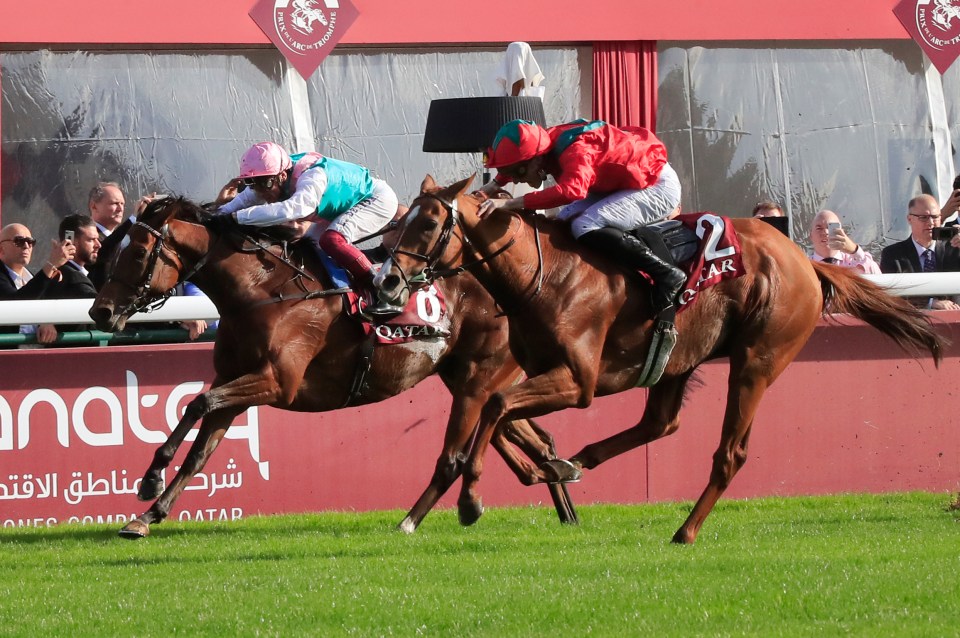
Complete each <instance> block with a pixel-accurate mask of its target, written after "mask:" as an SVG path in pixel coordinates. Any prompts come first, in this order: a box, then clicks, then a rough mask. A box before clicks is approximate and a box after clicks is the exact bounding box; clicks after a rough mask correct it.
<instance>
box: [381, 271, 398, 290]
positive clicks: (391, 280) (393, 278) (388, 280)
mask: <svg viewBox="0 0 960 638" xmlns="http://www.w3.org/2000/svg"><path fill="white" fill-rule="evenodd" d="M399 285H400V277H399V276H398V275H394V274H389V275H387V276H386V277H384V278H383V284H382V285H381V287H382V288H383V289H384V290H394V289H396V287H397V286H399Z"/></svg>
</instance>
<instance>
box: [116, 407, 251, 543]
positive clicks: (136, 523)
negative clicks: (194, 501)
mask: <svg viewBox="0 0 960 638" xmlns="http://www.w3.org/2000/svg"><path fill="white" fill-rule="evenodd" d="M245 409H246V407H241V406H235V407H232V408H225V409H222V410H217V411H215V412H211V413H209V414H208V415H207V416H205V417H204V418H203V423H202V424H201V425H200V430H199V431H198V432H197V440H196V441H194V442H193V445H192V446H190V451H189V452H188V453H187V456H186V458H185V459H184V461H183V465H182V466H181V467H180V471H179V472H177V475H176V476H175V477H174V479H173V481H171V482H170V485H169V486H167V488H166V489H165V490H164V491H163V494H161V495H160V498H158V499H157V500H156V502H154V504H153V505H152V506H151V507H150V509H148V510H147V511H146V512H144V513H143V514H141V515H140V516H139V517H137V518H135V519H133V520H132V521H130V522H129V523H128V524H127V525H126V526H125V527H124V528H123V529H122V530H120V536H122V537H124V538H131V539H136V538H142V537H144V536H147V535H148V534H149V533H150V525H152V524H154V523H160V522H162V521H163V519H165V518H166V517H167V515H168V514H169V513H170V509H171V508H172V507H173V504H174V502H175V501H176V500H177V498H179V496H180V494H181V493H182V492H183V490H184V489H185V488H186V487H187V484H188V483H190V480H191V479H193V477H194V476H196V474H197V473H198V472H199V471H200V470H202V469H203V467H204V466H205V465H206V464H207V461H208V460H209V458H210V455H211V454H212V453H213V451H214V450H215V449H216V447H217V445H218V444H219V443H220V441H221V439H223V435H224V434H226V432H227V429H229V427H230V424H231V423H232V422H233V420H234V419H235V418H236V417H237V415H238V414H240V413H241V412H243V411H244V410H245Z"/></svg>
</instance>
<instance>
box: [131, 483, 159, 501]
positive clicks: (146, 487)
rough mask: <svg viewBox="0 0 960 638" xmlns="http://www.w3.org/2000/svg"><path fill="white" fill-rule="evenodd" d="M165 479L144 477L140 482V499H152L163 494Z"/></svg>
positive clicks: (138, 496) (138, 497) (138, 493)
mask: <svg viewBox="0 0 960 638" xmlns="http://www.w3.org/2000/svg"><path fill="white" fill-rule="evenodd" d="M163 488H164V485H163V481H161V480H160V479H150V480H148V479H146V478H145V479H143V481H142V482H141V483H140V489H139V490H137V499H138V500H140V501H152V500H154V499H156V498H159V497H160V495H161V494H163Z"/></svg>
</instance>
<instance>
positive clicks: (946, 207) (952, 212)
mask: <svg viewBox="0 0 960 638" xmlns="http://www.w3.org/2000/svg"><path fill="white" fill-rule="evenodd" d="M940 214H941V215H943V225H944V226H946V227H950V226H958V225H960V175H957V176H956V177H954V178H953V190H952V191H951V192H950V197H948V198H947V201H945V202H944V203H943V206H941V207H940Z"/></svg>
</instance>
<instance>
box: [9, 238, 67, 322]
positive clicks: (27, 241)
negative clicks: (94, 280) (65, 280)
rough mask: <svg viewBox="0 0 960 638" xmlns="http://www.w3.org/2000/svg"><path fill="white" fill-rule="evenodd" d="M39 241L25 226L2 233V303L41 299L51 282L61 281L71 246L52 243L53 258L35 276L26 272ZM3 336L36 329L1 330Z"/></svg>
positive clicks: (50, 257) (48, 259) (64, 243)
mask: <svg viewBox="0 0 960 638" xmlns="http://www.w3.org/2000/svg"><path fill="white" fill-rule="evenodd" d="M36 243H37V240H36V239H34V238H33V234H32V233H31V232H30V229H29V228H27V227H26V226H24V225H23V224H10V225H8V226H4V227H3V229H2V230H0V263H2V267H0V299H38V298H39V297H40V296H41V295H43V293H44V291H45V290H46V289H47V286H48V285H49V284H50V283H51V281H56V280H57V279H59V277H60V267H61V266H63V265H64V264H65V263H67V261H68V260H70V259H72V258H73V255H74V253H75V251H76V249H75V247H74V246H73V243H72V242H57V241H53V242H52V243H51V248H50V256H49V257H48V258H47V261H46V262H45V263H44V264H43V268H42V269H40V271H38V272H37V274H36V276H34V275H33V273H31V272H30V271H29V270H27V265H29V264H30V260H31V258H32V257H33V247H34V245H36ZM0 332H3V333H10V332H33V326H29V327H26V326H24V327H18V326H0Z"/></svg>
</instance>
